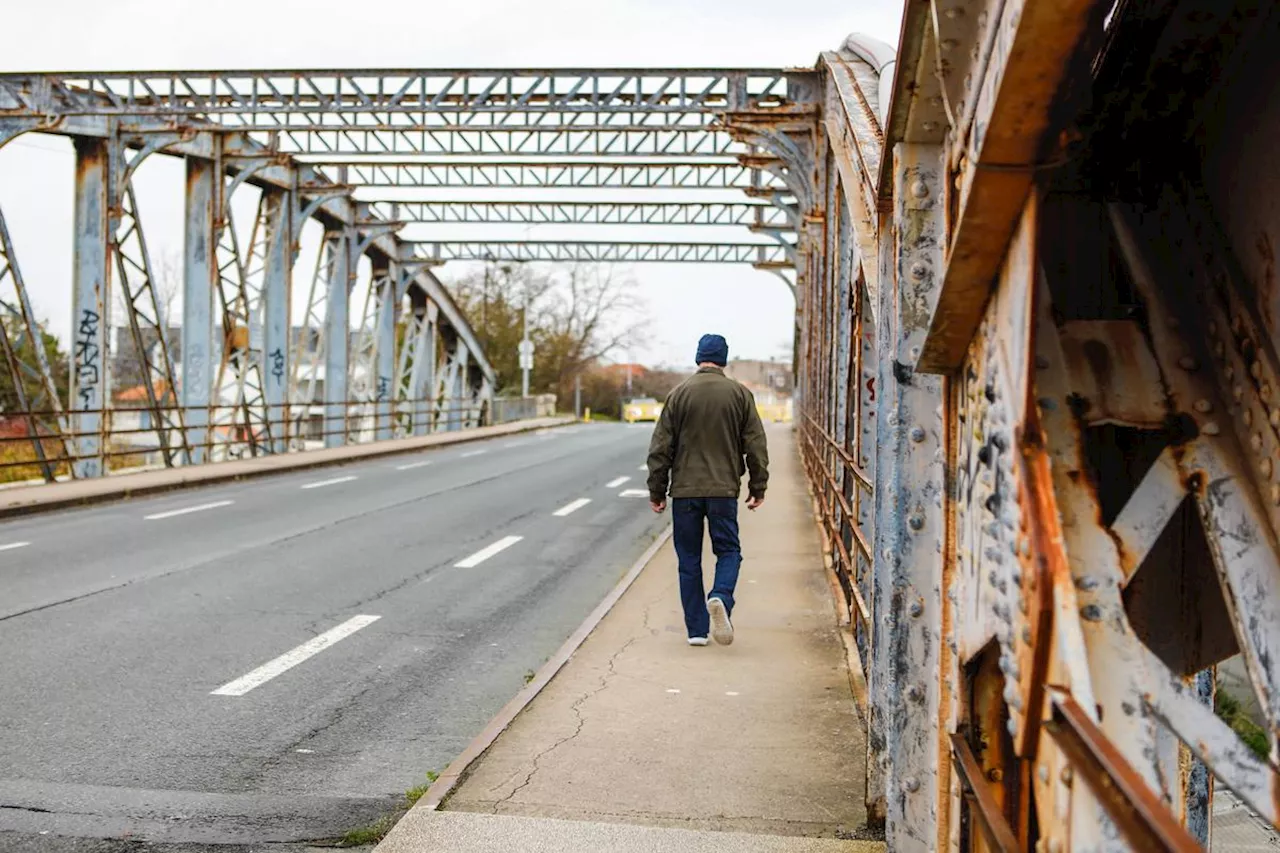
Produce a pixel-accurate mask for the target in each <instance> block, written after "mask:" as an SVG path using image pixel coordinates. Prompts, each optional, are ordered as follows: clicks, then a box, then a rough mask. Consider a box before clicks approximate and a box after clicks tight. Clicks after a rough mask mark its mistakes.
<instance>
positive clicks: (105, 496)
mask: <svg viewBox="0 0 1280 853" xmlns="http://www.w3.org/2000/svg"><path fill="white" fill-rule="evenodd" d="M577 423H578V421H577V419H575V418H567V419H565V420H564V421H563V422H560V423H552V424H547V423H538V424H531V425H529V426H527V427H525V428H523V429H513V430H510V431H508V432H498V433H485V434H483V435H463V434H460V435H459V436H458V437H457V438H456V439H451V440H449V439H446V440H442V441H438V442H433V443H431V444H426V445H423V446H415V447H387V448H382V449H379V450H372V449H371V448H372V447H374V446H376V445H377V444H378V442H374V443H373V444H371V445H370V444H366V445H352V449H353V450H354V449H355V448H361V452H358V453H352V454H351V455H349V456H339V457H327V458H324V459H307V458H305V457H306V456H307V454H306V453H296V454H281V455H282V456H297V457H298V460H297V464H291V465H280V466H278V467H271V468H261V469H257V470H249V471H230V472H225V473H222V472H210V473H209V474H207V475H202V476H200V477H199V478H197V479H192V480H180V481H177V482H172V483H156V484H154V485H139V486H133V487H130V486H129V485H128V484H121V487H120V488H119V489H117V490H114V491H107V492H102V493H99V494H94V495H82V496H79V497H68V498H60V499H51V500H46V501H42V502H40V503H26V504H9V505H0V521H3V520H5V519H10V518H22V517H25V516H32V515H41V514H43V513H47V512H57V511H59V510H64V509H74V508H75V507H84V506H94V505H96V504H104V503H112V502H114V501H124V500H129V499H130V498H138V497H145V496H148V495H158V494H164V493H165V492H177V491H182V490H184V489H199V488H202V487H204V486H219V485H226V484H227V483H235V482H240V481H244V480H257V479H261V478H263V477H271V476H274V475H276V474H288V473H292V472H294V471H306V470H310V469H314V468H335V467H338V466H340V465H347V464H350V463H352V462H360V461H362V460H366V459H378V458H382V457H386V456H399V455H404V454H408V453H421V452H423V451H426V450H434V449H437V448H445V447H456V446H457V445H459V444H469V443H471V442H475V441H484V440H486V439H495V438H504V437H506V436H511V435H522V434H524V433H527V432H534V431H536V430H540V429H563V428H564V427H569V426H574V425H575V424H577ZM481 429H483V427H482V428H481ZM446 435H447V434H446ZM261 458H263V459H266V458H269V457H261ZM218 464H225V463H209V465H203V466H201V465H193V466H191V470H192V471H195V470H198V469H199V468H208V467H211V466H216V465H218ZM162 470H163V469H162ZM124 476H129V475H127V474H126V475H124ZM37 488H38V487H37Z"/></svg>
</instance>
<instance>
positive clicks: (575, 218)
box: [369, 199, 798, 230]
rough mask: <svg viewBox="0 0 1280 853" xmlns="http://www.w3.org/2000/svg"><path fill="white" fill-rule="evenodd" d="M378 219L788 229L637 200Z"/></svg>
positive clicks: (452, 204) (474, 204) (765, 210)
mask: <svg viewBox="0 0 1280 853" xmlns="http://www.w3.org/2000/svg"><path fill="white" fill-rule="evenodd" d="M369 207H370V210H371V211H373V212H374V214H375V215H377V216H379V217H380V218H383V219H387V220H392V221H396V222H403V223H406V224H409V223H420V224H447V223H472V224H491V223H517V224H521V225H556V224H562V225H564V224H567V225H727V226H734V225H746V226H751V227H760V228H770V229H782V230H792V229H794V228H795V227H796V224H797V222H796V220H797V219H798V216H797V215H796V214H795V213H794V211H788V210H787V209H785V208H783V207H779V206H775V205H771V204H761V203H753V202H708V201H683V202H643V201H617V200H601V201H567V200H557V201H487V200H486V201H471V200H469V199H459V200H450V201H399V202H374V203H372V204H370V206H369Z"/></svg>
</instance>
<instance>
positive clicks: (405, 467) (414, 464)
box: [396, 459, 431, 471]
mask: <svg viewBox="0 0 1280 853" xmlns="http://www.w3.org/2000/svg"><path fill="white" fill-rule="evenodd" d="M430 464H431V460H429V459H428V460H425V461H423V462H410V463H409V464H408V465H397V466H396V470H397V471H408V470H410V469H412V468H425V467H427V466H428V465H430Z"/></svg>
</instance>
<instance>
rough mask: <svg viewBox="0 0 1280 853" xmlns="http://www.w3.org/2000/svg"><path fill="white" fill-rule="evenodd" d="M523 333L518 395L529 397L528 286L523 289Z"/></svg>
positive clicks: (531, 360) (530, 367) (531, 367)
mask: <svg viewBox="0 0 1280 853" xmlns="http://www.w3.org/2000/svg"><path fill="white" fill-rule="evenodd" d="M521 313H522V314H523V315H524V317H523V324H524V333H523V335H522V336H521V338H520V396H521V397H522V398H525V399H527V398H528V397H529V371H530V370H532V369H533V341H531V340H529V288H528V285H526V286H525V290H524V308H523V310H522V311H521Z"/></svg>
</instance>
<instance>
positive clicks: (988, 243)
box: [882, 0, 1101, 373]
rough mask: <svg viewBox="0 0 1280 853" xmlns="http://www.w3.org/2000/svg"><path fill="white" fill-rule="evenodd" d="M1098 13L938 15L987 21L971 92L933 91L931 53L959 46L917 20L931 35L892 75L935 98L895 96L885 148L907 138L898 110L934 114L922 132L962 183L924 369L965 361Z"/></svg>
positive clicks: (1052, 0)
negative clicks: (941, 149) (943, 143)
mask: <svg viewBox="0 0 1280 853" xmlns="http://www.w3.org/2000/svg"><path fill="white" fill-rule="evenodd" d="M913 5H914V4H913ZM926 5H927V4H926ZM1100 6H1101V4H1099V3H1098V2H1096V0H1000V2H996V0H988V2H986V3H978V2H972V3H965V4H961V10H962V14H961V15H959V16H956V17H954V18H949V17H948V16H940V18H939V20H940V21H941V22H944V23H945V22H946V21H948V20H951V21H955V20H957V19H962V20H965V21H968V20H970V19H973V20H976V19H977V18H978V15H979V14H982V15H983V16H984V18H985V27H986V31H985V33H984V34H983V36H981V37H980V38H979V41H978V44H980V45H982V47H983V54H982V55H980V57H979V67H978V68H977V69H975V71H979V72H980V73H974V74H971V75H969V83H968V85H967V86H965V87H962V88H959V89H957V88H955V87H954V86H953V85H950V84H953V83H954V81H951V80H948V81H947V83H948V86H943V85H941V84H939V83H938V79H939V75H938V73H937V71H938V68H939V67H940V64H939V53H938V52H939V51H946V50H948V47H947V45H948V44H950V45H953V47H951V48H950V49H951V50H952V51H955V50H956V47H954V46H956V45H960V44H964V43H965V42H962V41H958V40H957V37H956V36H953V35H950V34H948V33H946V32H943V33H936V32H934V31H933V29H932V26H933V25H932V23H930V20H929V16H927V15H921V16H919V17H918V18H917V19H915V20H916V21H917V25H918V26H921V27H926V28H927V29H928V32H927V33H926V34H925V35H924V37H923V38H919V39H918V41H920V42H921V43H922V44H923V45H924V47H923V48H922V49H921V51H920V54H919V62H918V64H917V65H916V66H914V67H911V66H907V65H899V75H906V79H908V80H911V79H914V80H917V81H919V82H922V83H923V82H928V83H929V85H931V86H934V87H936V89H937V90H938V91H937V94H936V95H926V94H925V93H912V94H909V95H907V94H905V93H904V90H903V89H902V88H899V89H898V91H897V95H898V96H895V99H894V105H893V109H894V111H895V115H894V117H893V118H891V120H890V122H889V124H890V132H889V135H888V137H887V143H888V144H892V143H893V142H894V141H896V140H897V139H899V138H909V137H910V135H911V134H912V133H913V132H914V128H913V127H911V126H910V125H909V123H908V122H907V121H906V120H904V119H903V118H899V117H898V115H897V113H898V112H906V111H910V110H912V109H917V110H925V109H930V108H932V109H934V110H935V111H938V112H939V113H940V114H941V120H940V119H939V118H938V117H937V116H935V117H933V118H922V119H920V121H919V128H920V130H921V132H925V133H929V134H935V135H941V134H944V133H946V129H947V127H948V126H949V128H950V134H949V135H948V146H947V168H948V174H949V175H953V176H955V178H956V179H958V181H959V192H958V201H957V208H956V209H957V213H956V216H955V224H954V226H953V230H952V233H951V236H950V239H949V240H948V244H947V251H946V259H945V263H946V268H945V271H944V272H943V285H942V294H941V297H940V299H939V302H938V307H937V310H936V313H935V314H934V316H933V318H932V322H931V326H930V332H929V337H928V339H927V341H926V342H925V344H924V346H923V348H922V350H921V353H920V356H919V359H918V362H917V366H918V368H919V369H921V370H924V371H928V372H940V373H945V372H949V371H952V370H954V369H955V368H956V366H957V365H958V364H959V363H960V361H961V359H962V358H963V357H964V351H965V347H966V345H967V344H968V342H969V340H970V339H971V338H972V337H973V333H974V331H975V330H976V329H977V326H978V322H979V321H980V319H981V317H982V308H983V306H984V305H985V304H986V300H987V298H988V296H989V295H990V293H991V287H992V282H993V281H994V279H995V275H996V273H997V271H998V270H999V268H1000V263H1001V260H1002V257H1003V253H1004V249H1005V246H1006V245H1007V244H1008V242H1009V238H1010V237H1011V236H1012V235H1013V230H1014V228H1015V226H1016V225H1017V221H1018V216H1019V213H1020V211H1021V210H1022V206H1023V202H1024V200H1025V199H1026V195H1027V192H1028V190H1029V189H1030V187H1031V184H1032V180H1033V179H1034V177H1035V175H1036V173H1037V171H1038V170H1040V169H1042V168H1044V167H1045V166H1046V164H1047V163H1048V160H1047V159H1046V157H1051V156H1053V154H1054V151H1055V150H1056V149H1055V148H1054V143H1056V140H1055V139H1053V131H1054V130H1055V128H1057V127H1059V126H1060V122H1061V120H1062V119H1061V117H1060V116H1059V115H1057V114H1055V113H1054V109H1055V106H1056V102H1055V96H1056V95H1057V93H1058V92H1059V90H1060V89H1061V88H1062V86H1063V83H1064V81H1065V80H1067V79H1068V76H1069V73H1070V71H1071V66H1072V61H1073V58H1074V57H1075V56H1076V54H1077V51H1079V50H1080V47H1081V43H1082V40H1084V38H1085V36H1086V34H1087V33H1088V32H1089V30H1090V27H1091V26H1096V25H1099V24H1100V18H1099V17H1098V9H1099V8H1100ZM944 23H940V24H939V26H944ZM948 89H949V90H950V91H951V92H953V93H954V94H952V95H948V93H947V90H948ZM917 95H918V96H919V98H917ZM949 98H954V99H955V103H951V101H950V100H949ZM935 99H936V102H937V103H936V105H935V104H934V100H935ZM962 108H963V110H964V111H963V112H962V111H961V109H962ZM1055 122H1058V123H1057V124H1055ZM899 134H901V135H899ZM882 192H883V188H882Z"/></svg>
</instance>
